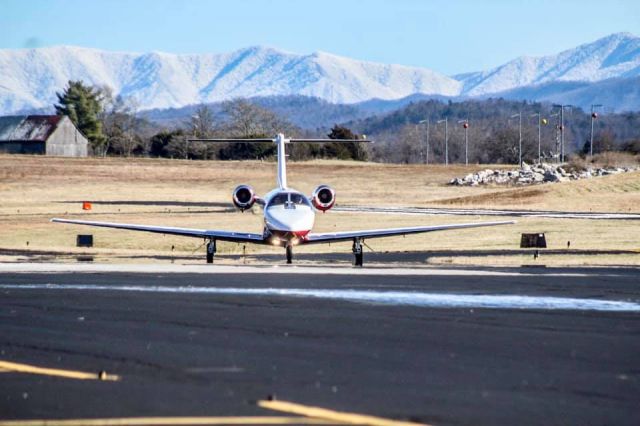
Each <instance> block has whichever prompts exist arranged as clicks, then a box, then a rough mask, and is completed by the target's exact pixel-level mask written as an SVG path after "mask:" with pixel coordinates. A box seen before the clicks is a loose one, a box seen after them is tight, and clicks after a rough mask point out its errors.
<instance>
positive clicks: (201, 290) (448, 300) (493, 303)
mask: <svg viewBox="0 0 640 426" xmlns="http://www.w3.org/2000/svg"><path fill="white" fill-rule="evenodd" d="M0 290H51V291H65V290H66V291H68V290H81V291H121V292H141V293H183V294H206V295H230V296H233V295H241V296H269V297H296V298H318V299H330V300H341V301H348V302H364V303H373V304H380V305H395V306H417V307H425V308H488V309H542V310H576V311H607V312H640V303H636V302H633V301H619V300H601V299H580V298H567V297H550V296H521V295H502V294H501V295H496V294H451V293H424V292H409V291H371V290H336V289H298V288H235V287H191V286H135V285H85V284H0Z"/></svg>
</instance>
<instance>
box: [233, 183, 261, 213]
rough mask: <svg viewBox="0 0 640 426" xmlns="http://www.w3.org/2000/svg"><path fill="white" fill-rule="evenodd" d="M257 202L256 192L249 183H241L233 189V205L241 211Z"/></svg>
mask: <svg viewBox="0 0 640 426" xmlns="http://www.w3.org/2000/svg"><path fill="white" fill-rule="evenodd" d="M255 202H256V193H255V192H254V191H253V188H252V187H250V186H249V185H240V186H238V187H237V188H236V189H234V190H233V205H234V206H236V207H237V208H239V209H240V210H241V211H245V210H247V209H250V208H251V207H252V206H253V203H255Z"/></svg>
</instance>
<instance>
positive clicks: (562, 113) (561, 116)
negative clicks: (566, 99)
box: [553, 104, 573, 163]
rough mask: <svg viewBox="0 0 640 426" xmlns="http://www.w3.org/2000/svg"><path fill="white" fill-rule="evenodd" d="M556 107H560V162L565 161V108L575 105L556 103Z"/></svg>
mask: <svg viewBox="0 0 640 426" xmlns="http://www.w3.org/2000/svg"><path fill="white" fill-rule="evenodd" d="M553 107H554V108H560V162H561V163H564V109H565V108H572V107H573V105H564V104H562V105H560V104H554V105H553Z"/></svg>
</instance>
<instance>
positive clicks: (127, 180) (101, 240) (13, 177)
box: [0, 155, 640, 265]
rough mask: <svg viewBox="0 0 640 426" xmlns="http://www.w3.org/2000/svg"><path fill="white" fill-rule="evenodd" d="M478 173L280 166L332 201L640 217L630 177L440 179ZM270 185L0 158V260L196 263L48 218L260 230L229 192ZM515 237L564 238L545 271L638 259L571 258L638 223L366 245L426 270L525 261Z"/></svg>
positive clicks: (172, 170)
mask: <svg viewBox="0 0 640 426" xmlns="http://www.w3.org/2000/svg"><path fill="white" fill-rule="evenodd" d="M496 167H497V166H496ZM485 168H494V167H493V166H489V167H488V166H481V167H479V166H468V167H465V166H461V165H452V166H450V167H444V166H439V165H437V166H424V165H387V164H372V163H356V162H342V161H313V162H302V163H291V164H289V183H290V184H291V185H292V186H293V187H295V188H296V189H299V190H301V191H303V192H305V193H311V191H312V190H313V189H314V188H315V187H316V186H317V185H318V184H321V183H326V184H329V185H331V186H333V187H334V188H335V189H336V191H337V194H338V195H337V196H338V204H351V205H363V206H420V207H426V206H429V207H452V206H453V207H456V206H459V207H465V208H508V209H511V208H517V209H544V210H557V211H567V210H570V211H587V212H588V211H594V212H595V211H598V212H634V213H640V173H638V172H635V173H627V174H622V175H615V176H607V177H601V178H596V179H591V180H583V181H577V182H567V183H561V184H546V185H539V186H533V187H526V188H515V187H514V188H504V187H452V186H448V185H447V184H446V183H447V182H448V181H449V180H450V179H452V178H453V177H459V176H464V175H466V174H468V173H471V172H474V171H478V170H481V169H485ZM274 182H275V164H274V163H272V162H258V161H244V162H238V161H229V162H214V161H207V162H204V161H185V160H164V159H121V158H87V159H66V158H49V157H41V156H8V155H5V156H0V200H2V203H0V250H4V252H5V254H6V253H12V251H16V250H19V251H20V253H21V254H15V253H14V254H11V255H6V256H4V260H15V259H23V258H24V259H28V258H29V257H28V256H26V254H29V253H37V252H47V253H51V254H52V255H56V254H63V253H67V254H68V253H71V254H77V253H90V254H92V255H95V256H98V257H99V258H100V259H104V260H106V261H113V259H117V260H118V261H126V257H127V256H138V255H142V256H146V257H147V258H148V259H146V260H145V261H150V260H149V259H152V258H153V257H154V256H156V257H157V256H167V257H171V256H176V257H178V258H180V259H186V261H191V260H193V261H195V262H202V257H203V249H202V247H201V245H202V241H200V240H198V239H189V238H181V237H170V236H159V235H154V234H146V233H134V232H127V231H117V230H104V229H98V228H87V227H79V226H69V225H60V224H53V223H50V222H49V219H50V218H51V217H56V216H57V217H69V218H82V219H87V220H101V221H118V222H130V223H145V224H157V225H175V226H183V227H193V228H208V229H232V230H238V231H249V232H260V231H261V229H262V217H261V214H260V211H259V210H256V209H254V211H253V212H245V213H239V212H237V211H234V210H233V209H232V208H231V196H230V195H231V191H232V190H233V188H234V187H235V186H236V185H238V184H240V183H248V184H251V185H253V186H254V188H255V189H256V191H257V192H258V193H259V194H264V193H265V192H266V191H268V190H269V189H272V187H273V186H274ZM82 201H91V202H93V209H92V210H91V211H83V210H82V208H81V207H82ZM482 220H495V218H488V217H482V216H476V217H469V216H466V217H462V216H417V215H416V216H414V215H389V214H353V213H337V212H332V211H330V212H328V213H326V214H318V216H317V221H316V229H315V230H316V231H319V232H321V231H328V230H347V229H366V228H377V227H396V226H412V225H423V224H436V223H456V222H473V221H482ZM522 232H545V233H546V235H547V241H548V244H549V249H555V250H562V249H566V244H567V241H571V249H572V251H571V252H567V254H555V255H553V256H543V261H544V263H545V264H548V265H551V264H553V265H578V264H579V265H585V264H587V265H611V264H614V265H640V253H625V254H615V255H614V254H606V255H593V254H591V255H586V254H581V252H580V251H582V250H627V251H632V250H638V249H640V222H639V221H625V220H622V221H621V220H597V221H589V220H576V219H541V218H522V219H519V220H518V224H516V225H513V226H505V227H500V228H481V229H477V230H462V231H450V232H441V233H433V234H425V235H420V236H410V237H406V238H403V237H394V238H387V239H379V240H368V241H367V244H368V245H369V246H370V247H371V248H372V249H374V250H376V251H390V252H396V251H438V252H443V251H444V252H446V253H445V254H441V253H440V254H438V255H431V256H428V257H429V259H428V262H429V263H445V264H450V263H451V264H469V263H478V264H483V265H486V264H489V263H490V264H495V265H510V264H522V263H531V256H530V255H529V254H526V255H525V254H508V251H509V250H514V249H517V248H518V246H519V241H520V233H522ZM79 233H91V234H93V235H94V239H95V247H94V248H92V249H77V248H75V237H76V235H77V234H79ZM218 248H219V253H220V254H225V253H227V254H233V253H235V254H237V253H241V252H242V250H243V248H242V247H241V246H240V245H238V244H224V243H220V244H219V247H218ZM246 250H247V253H249V254H260V253H267V254H268V253H277V254H282V252H283V250H282V249H278V248H271V247H262V246H247V247H246ZM465 250H488V251H490V255H489V256H488V257H477V256H465V255H464V254H463V251H465ZM194 251H195V253H194ZM297 252H300V253H331V252H342V253H350V244H349V243H342V244H332V245H330V246H329V245H321V246H308V247H299V248H297ZM459 253H461V254H459ZM25 256H26V257H25ZM2 259H3V258H0V260H2ZM234 259H237V257H233V258H231V257H229V258H228V259H224V256H223V259H222V261H228V262H234V261H237V260H234ZM347 259H348V258H347ZM425 259H426V257H425ZM348 260H349V259H348ZM136 261H137V260H136ZM155 261H168V260H166V259H165V260H155Z"/></svg>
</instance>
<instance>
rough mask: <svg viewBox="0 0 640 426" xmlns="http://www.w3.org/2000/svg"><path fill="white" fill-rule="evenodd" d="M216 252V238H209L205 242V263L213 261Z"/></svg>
mask: <svg viewBox="0 0 640 426" xmlns="http://www.w3.org/2000/svg"><path fill="white" fill-rule="evenodd" d="M215 254H216V240H209V242H208V243H207V263H213V256H215Z"/></svg>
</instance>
